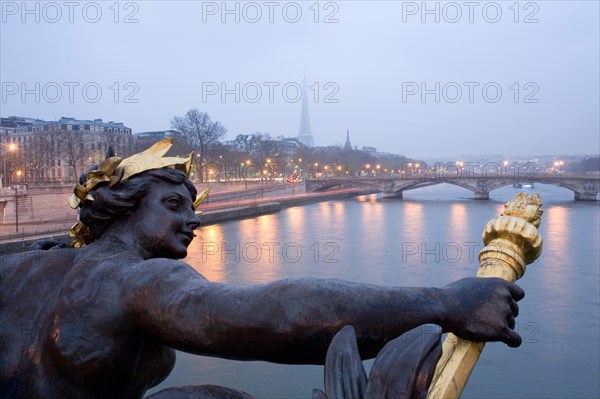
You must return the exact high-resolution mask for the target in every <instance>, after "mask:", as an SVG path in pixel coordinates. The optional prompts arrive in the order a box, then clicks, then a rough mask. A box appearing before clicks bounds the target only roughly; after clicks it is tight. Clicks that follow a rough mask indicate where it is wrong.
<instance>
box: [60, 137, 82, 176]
mask: <svg viewBox="0 0 600 399" xmlns="http://www.w3.org/2000/svg"><path fill="white" fill-rule="evenodd" d="M56 137H57V143H58V148H59V154H60V155H61V156H62V157H63V158H64V159H65V160H66V161H67V162H68V164H69V167H70V168H71V169H72V170H73V175H74V177H75V180H76V181H77V179H79V175H80V174H81V173H82V172H83V166H84V162H85V157H86V153H87V152H86V151H87V150H86V134H85V131H83V130H61V131H58V132H57V133H56Z"/></svg>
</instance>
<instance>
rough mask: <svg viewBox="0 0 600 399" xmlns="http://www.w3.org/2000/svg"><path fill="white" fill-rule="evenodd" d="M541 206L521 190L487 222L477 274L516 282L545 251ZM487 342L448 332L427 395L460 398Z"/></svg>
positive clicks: (437, 398) (536, 197) (537, 198)
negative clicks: (471, 339)
mask: <svg viewBox="0 0 600 399" xmlns="http://www.w3.org/2000/svg"><path fill="white" fill-rule="evenodd" d="M541 206H542V200H541V198H540V196H539V195H538V194H535V193H524V192H522V193H519V194H517V196H516V197H515V198H514V199H513V200H511V201H509V202H507V203H506V204H505V210H504V212H503V213H502V215H500V216H498V217H497V218H495V219H492V220H490V221H489V222H488V224H487V225H486V226H485V229H484V230H483V243H484V245H485V247H484V248H483V249H482V250H481V252H480V253H479V270H478V271H477V277H499V278H502V279H505V280H509V281H516V280H517V279H519V278H521V277H522V276H523V274H524V273H525V267H526V265H528V264H530V263H532V262H533V261H534V260H536V259H537V258H538V257H539V256H540V255H541V253H542V237H541V235H540V233H539V232H538V230H537V227H538V226H539V225H540V222H541V215H542V210H541V209H540V208H541ZM484 345H485V343H483V342H471V341H467V340H464V339H461V338H458V337H457V336H456V335H454V334H452V333H450V334H448V336H447V337H446V340H445V341H444V344H443V346H442V357H441V358H440V360H439V361H438V364H437V367H436V369H435V373H434V377H433V380H432V382H431V385H430V388H429V392H428V395H427V397H428V398H430V399H454V398H459V397H460V395H461V393H462V391H463V389H464V387H465V385H466V383H467V380H468V379H469V376H470V375H471V371H472V370H473V368H474V367H475V363H476V362H477V360H478V359H479V355H480V354H481V351H482V350H483V347H484Z"/></svg>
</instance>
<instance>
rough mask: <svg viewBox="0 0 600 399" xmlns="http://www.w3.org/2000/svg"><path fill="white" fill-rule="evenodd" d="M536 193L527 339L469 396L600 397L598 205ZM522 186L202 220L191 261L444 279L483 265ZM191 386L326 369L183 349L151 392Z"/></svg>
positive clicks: (524, 324)
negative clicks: (538, 244)
mask: <svg viewBox="0 0 600 399" xmlns="http://www.w3.org/2000/svg"><path fill="white" fill-rule="evenodd" d="M534 191H536V192H539V193H540V194H541V195H542V199H543V201H544V206H543V209H544V215H543V221H542V225H541V226H540V232H541V233H542V237H543V239H544V250H543V254H542V256H541V258H540V259H539V260H538V261H536V262H534V263H533V264H532V265H530V266H529V267H528V269H527V273H526V275H525V277H524V278H523V280H522V281H521V282H520V283H519V284H520V285H521V286H522V287H523V288H524V289H525V292H526V297H525V299H523V300H522V301H521V302H520V309H521V311H520V316H519V318H518V325H517V329H518V331H519V332H520V334H521V336H522V337H523V340H524V342H523V345H522V346H521V347H520V348H517V349H511V348H508V347H506V346H505V345H503V344H499V343H492V344H488V345H487V346H486V348H485V350H484V352H483V354H482V356H481V358H480V361H479V362H478V364H477V367H476V368H475V370H474V371H473V374H472V376H471V379H470V380H469V383H468V385H467V388H466V390H465V392H464V394H463V397H464V398H498V397H506V398H514V397H528V398H564V397H578V398H588V397H599V396H600V387H599V382H598V375H599V374H600V358H599V356H600V346H599V345H600V344H599V342H600V332H599V331H600V326H599V320H600V315H599V312H600V298H599V297H600V288H599V287H600V277H599V274H600V273H599V251H600V249H599V242H600V211H599V210H600V207H599V204H598V203H597V202H595V203H592V202H575V201H573V199H572V198H573V194H572V192H571V191H568V190H565V189H560V188H556V187H553V186H546V185H536V188H535V189H534ZM516 192H517V191H516V190H514V189H512V188H509V187H507V188H503V189H498V190H495V191H493V192H492V193H491V196H490V197H491V198H490V200H488V201H474V200H472V199H471V198H472V194H471V193H470V192H469V191H467V190H463V189H460V188H456V187H453V186H443V185H440V186H433V187H428V188H425V189H419V190H414V191H409V192H406V193H405V195H404V199H403V200H393V199H391V200H387V199H386V200H382V199H381V197H380V196H376V195H371V196H365V197H360V198H356V199H350V200H345V201H333V202H323V203H318V204H312V205H307V206H304V207H297V208H291V209H287V210H284V211H282V212H281V213H278V214H272V215H264V216H261V217H258V218H253V219H247V220H242V221H234V222H227V223H223V224H221V225H214V226H206V227H204V228H202V229H200V230H199V231H198V238H196V240H195V241H194V242H193V243H192V245H191V246H190V250H189V255H188V258H187V259H186V261H187V262H189V263H190V264H192V265H194V267H195V268H196V269H197V270H198V271H199V272H200V273H202V274H203V275H204V276H206V277H207V278H208V279H210V280H214V281H219V282H225V283H233V284H254V283H263V282H267V281H272V280H275V279H279V278H283V277H287V276H316V277H333V278H343V279H346V280H352V281H360V282H365V283H375V284H384V285H405V286H411V285H416V286H441V285H444V284H446V283H448V282H450V281H454V280H456V279H459V278H462V277H469V276H473V275H475V273H476V269H477V259H476V255H477V253H478V252H479V250H480V249H481V247H482V245H481V231H482V229H483V227H484V225H485V223H487V221H488V220H490V219H491V218H492V217H494V216H495V215H497V214H499V213H500V212H502V209H503V203H504V202H506V201H507V200H509V199H510V198H512V197H513V196H514V195H515V194H516ZM213 244H217V245H216V247H217V248H215V245H213ZM211 245H212V246H211ZM366 364H367V366H369V365H370V364H371V362H366ZM189 384H216V385H224V386H229V387H233V388H237V389H241V390H244V391H247V392H249V393H251V394H253V395H256V396H258V397H265V398H267V397H268V398H310V397H311V391H312V389H313V388H317V387H318V388H322V386H323V381H322V367H319V366H286V365H278V364H269V363H265V362H236V361H230V360H223V359H214V358H206V357H199V356H193V355H188V354H184V353H178V361H177V365H176V367H175V369H174V371H173V373H172V374H171V376H170V377H169V378H168V379H167V380H166V381H165V382H163V384H161V386H160V387H158V388H157V389H153V390H152V392H155V391H156V390H158V389H162V388H165V387H168V386H179V385H189Z"/></svg>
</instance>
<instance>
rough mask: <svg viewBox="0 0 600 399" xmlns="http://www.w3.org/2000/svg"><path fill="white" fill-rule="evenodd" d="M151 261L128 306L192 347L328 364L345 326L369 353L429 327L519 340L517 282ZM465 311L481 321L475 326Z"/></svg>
mask: <svg viewBox="0 0 600 399" xmlns="http://www.w3.org/2000/svg"><path fill="white" fill-rule="evenodd" d="M143 263H144V265H143V267H142V268H141V269H140V270H139V271H137V272H136V271H132V273H131V274H130V276H132V278H131V281H130V282H128V283H127V284H126V286H127V289H126V290H125V291H124V294H123V295H124V301H125V303H126V307H127V309H129V311H130V314H131V316H132V317H133V318H134V321H135V323H136V325H138V326H139V328H140V329H141V330H142V331H143V332H144V333H145V334H148V335H150V336H152V337H154V338H157V339H159V340H160V341H162V342H164V343H165V344H166V345H169V346H171V347H173V348H176V349H179V350H183V351H186V352H192V353H198V354H204V355H210V356H219V357H227V358H233V359H260V360H267V361H272V362H280V363H316V364H322V363H323V361H324V360H325V354H326V351H327V347H328V345H329V343H330V341H331V339H332V338H333V336H334V335H335V333H337V332H338V331H339V330H340V328H342V327H343V326H345V325H352V326H353V327H354V328H355V329H356V334H357V340H358V345H359V349H360V351H361V355H362V356H363V358H366V357H374V356H375V355H376V354H377V352H378V351H379V350H380V349H381V348H382V347H383V345H385V343H387V342H388V341H389V340H391V339H394V338H396V337H397V336H399V335H400V334H402V333H403V332H405V331H408V330H410V329H412V328H414V327H415V326H418V325H421V324H425V323H434V324H438V325H440V326H442V328H443V329H444V330H448V331H450V330H451V331H454V332H457V333H459V334H461V335H463V336H465V337H469V338H474V337H475V338H481V339H482V340H502V341H505V342H507V343H509V344H511V345H513V346H516V345H518V344H519V343H520V338H519V337H518V335H516V333H514V331H512V330H511V327H514V316H516V314H515V312H516V310H515V309H516V303H514V301H515V299H516V300H518V299H520V297H518V296H519V294H518V293H517V295H515V297H516V298H515V299H513V295H512V294H511V290H513V289H515V287H516V286H514V287H511V286H509V284H511V283H506V282H501V281H495V280H496V279H486V280H487V281H485V282H482V281H481V280H483V279H479V280H477V281H475V279H466V280H462V281H461V282H458V283H454V284H453V285H450V286H448V287H446V288H443V289H439V288H400V287H382V286H375V285H366V284H357V283H351V282H346V281H340V280H330V279H314V278H291V279H284V280H279V281H275V282H272V283H268V284H263V285H253V286H231V285H224V284H218V283H211V282H209V281H207V280H206V279H204V278H203V277H202V276H200V275H199V274H198V273H196V272H195V271H194V270H193V269H192V268H191V267H190V266H189V265H186V264H185V263H183V262H174V261H171V260H164V259H162V260H157V259H154V260H150V261H146V262H143ZM483 285H485V286H483ZM516 289H517V290H520V289H518V287H516ZM458 292H460V293H461V294H460V295H457V293H458ZM465 295H466V297H468V298H469V299H468V300H465V298H463V297H464V296H465ZM493 302H498V303H499V305H500V306H498V304H494V303H493ZM496 308H498V309H496ZM465 312H466V314H467V317H466V318H473V317H479V318H481V319H482V323H483V324H481V325H480V324H478V323H475V322H472V323H471V325H469V324H468V323H467V322H466V320H465V319H466V318H465V315H464V314H465ZM475 313H480V314H477V315H476V314H475ZM511 319H512V322H513V325H512V326H509V324H510V323H511V322H510V320H511Z"/></svg>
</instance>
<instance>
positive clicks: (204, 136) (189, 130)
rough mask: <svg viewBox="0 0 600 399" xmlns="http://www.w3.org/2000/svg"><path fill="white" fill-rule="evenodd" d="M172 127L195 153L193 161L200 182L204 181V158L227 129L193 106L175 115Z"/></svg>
mask: <svg viewBox="0 0 600 399" xmlns="http://www.w3.org/2000/svg"><path fill="white" fill-rule="evenodd" d="M171 126H172V127H173V129H175V130H177V131H178V132H179V134H180V135H181V137H182V139H183V140H184V141H185V142H186V143H187V144H188V145H189V146H190V148H191V149H192V150H193V151H194V152H195V153H196V156H195V157H194V163H195V166H196V169H197V170H198V175H199V176H200V182H202V181H204V180H203V179H204V174H203V167H204V164H205V159H206V157H207V155H208V153H209V151H210V149H211V147H212V146H214V145H215V144H216V143H218V142H219V139H220V138H221V137H223V135H225V133H226V132H227V129H225V127H224V126H223V125H221V123H220V122H213V121H212V120H211V119H210V116H209V115H208V113H206V112H201V111H200V110H199V109H197V108H194V109H191V110H189V111H188V112H187V113H186V114H185V115H184V116H175V117H174V118H173V120H172V121H171Z"/></svg>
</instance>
